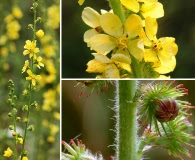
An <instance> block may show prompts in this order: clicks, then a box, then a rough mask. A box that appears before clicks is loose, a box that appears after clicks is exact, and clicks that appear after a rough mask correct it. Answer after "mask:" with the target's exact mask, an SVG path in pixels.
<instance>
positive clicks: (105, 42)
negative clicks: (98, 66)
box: [89, 34, 117, 55]
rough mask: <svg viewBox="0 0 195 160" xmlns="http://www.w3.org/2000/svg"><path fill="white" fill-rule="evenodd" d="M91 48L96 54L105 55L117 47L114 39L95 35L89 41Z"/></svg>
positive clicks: (104, 35)
mask: <svg viewBox="0 0 195 160" xmlns="http://www.w3.org/2000/svg"><path fill="white" fill-rule="evenodd" d="M89 44H90V46H91V48H92V49H93V50H95V51H96V52H98V53H101V54H104V55H106V54H107V53H109V52H110V51H111V50H112V49H114V48H115V47H116V46H117V42H116V39H115V38H113V37H111V36H109V35H106V34H97V35H95V36H93V37H92V38H91V39H90V42H89Z"/></svg>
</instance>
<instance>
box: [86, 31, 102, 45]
mask: <svg viewBox="0 0 195 160" xmlns="http://www.w3.org/2000/svg"><path fill="white" fill-rule="evenodd" d="M96 34H99V33H98V32H97V31H96V30H95V29H89V30H87V31H86V32H85V33H84V42H86V43H87V44H88V43H89V40H90V39H91V37H93V36H94V35H96ZM88 47H90V46H89V44H88Z"/></svg>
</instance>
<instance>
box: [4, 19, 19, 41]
mask: <svg viewBox="0 0 195 160" xmlns="http://www.w3.org/2000/svg"><path fill="white" fill-rule="evenodd" d="M6 29H7V32H6V33H7V36H8V37H9V38H10V39H12V40H14V39H18V38H19V34H18V32H19V30H20V29H21V27H20V24H19V23H18V21H16V20H13V21H11V22H9V23H7V25H6Z"/></svg>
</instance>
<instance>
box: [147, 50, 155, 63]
mask: <svg viewBox="0 0 195 160" xmlns="http://www.w3.org/2000/svg"><path fill="white" fill-rule="evenodd" d="M144 61H145V62H157V61H158V58H157V54H156V52H155V51H154V50H153V49H145V52H144Z"/></svg>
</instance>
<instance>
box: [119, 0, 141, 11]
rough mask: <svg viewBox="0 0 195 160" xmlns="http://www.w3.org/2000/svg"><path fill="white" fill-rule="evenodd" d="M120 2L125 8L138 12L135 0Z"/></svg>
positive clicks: (122, 0)
mask: <svg viewBox="0 0 195 160" xmlns="http://www.w3.org/2000/svg"><path fill="white" fill-rule="evenodd" d="M120 1H121V4H122V5H124V6H125V7H126V8H127V9H129V10H131V11H133V12H135V13H137V12H139V3H138V1H137V0H120Z"/></svg>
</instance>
